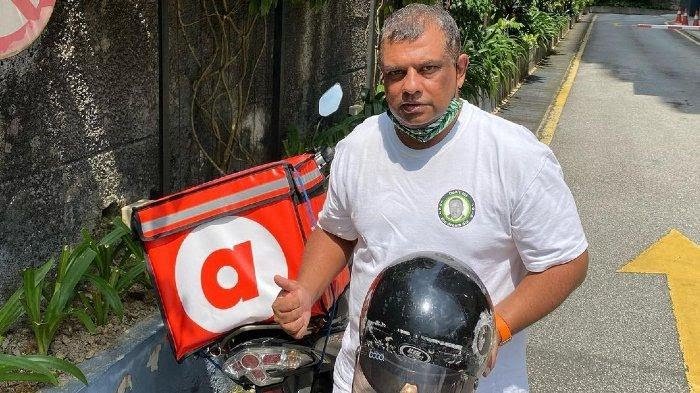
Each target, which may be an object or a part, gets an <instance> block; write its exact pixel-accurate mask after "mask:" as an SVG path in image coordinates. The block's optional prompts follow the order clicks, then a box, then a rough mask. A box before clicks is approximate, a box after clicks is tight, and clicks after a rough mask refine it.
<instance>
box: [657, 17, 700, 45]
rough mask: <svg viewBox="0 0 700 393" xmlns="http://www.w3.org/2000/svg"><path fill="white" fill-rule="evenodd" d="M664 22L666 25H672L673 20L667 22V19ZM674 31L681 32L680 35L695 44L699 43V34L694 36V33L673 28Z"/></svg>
mask: <svg viewBox="0 0 700 393" xmlns="http://www.w3.org/2000/svg"><path fill="white" fill-rule="evenodd" d="M665 23H666V24H667V25H672V24H673V22H669V21H666V22H665ZM675 31H676V32H677V33H678V34H682V35H684V36H686V37H688V39H690V40H693V41H695V43H696V44H700V36H696V35H694V34H691V33H689V32H687V31H685V30H675Z"/></svg>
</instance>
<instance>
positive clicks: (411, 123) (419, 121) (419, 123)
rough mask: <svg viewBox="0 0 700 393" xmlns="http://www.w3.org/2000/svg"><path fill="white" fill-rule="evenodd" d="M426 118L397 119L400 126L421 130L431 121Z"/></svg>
mask: <svg viewBox="0 0 700 393" xmlns="http://www.w3.org/2000/svg"><path fill="white" fill-rule="evenodd" d="M426 119H427V116H405V115H404V116H401V117H400V118H399V121H401V124H403V125H404V126H406V127H408V128H423V127H426V126H428V125H430V123H432V122H433V121H432V120H431V119H427V120H426Z"/></svg>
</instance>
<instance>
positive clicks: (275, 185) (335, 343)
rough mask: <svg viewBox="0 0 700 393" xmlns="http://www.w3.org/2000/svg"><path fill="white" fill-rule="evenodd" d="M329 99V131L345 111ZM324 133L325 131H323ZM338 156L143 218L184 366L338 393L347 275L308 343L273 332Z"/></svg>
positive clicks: (176, 199) (270, 385)
mask: <svg viewBox="0 0 700 393" xmlns="http://www.w3.org/2000/svg"><path fill="white" fill-rule="evenodd" d="M342 94H343V93H342V89H341V88H340V85H338V84H335V85H334V86H333V87H331V88H330V89H329V90H328V91H326V92H325V93H324V94H323V95H322V96H321V98H320V99H319V115H320V116H321V120H320V121H319V124H320V122H321V121H322V120H323V118H325V117H327V116H330V115H331V114H332V113H334V112H335V111H336V110H337V109H338V107H339V105H340V100H341V99H342ZM318 128H319V127H318V125H317V127H316V130H318ZM332 158H333V149H332V148H325V149H319V150H318V151H316V152H315V153H306V154H301V155H298V156H295V157H291V158H288V159H285V160H282V161H279V162H275V163H269V164H265V165H261V166H259V167H255V168H251V169H249V170H246V171H242V172H239V173H235V174H231V175H227V176H224V177H223V178H221V179H217V180H214V181H211V182H208V183H205V184H203V185H200V186H197V187H194V188H192V189H189V190H185V191H183V192H179V193H176V194H173V195H170V196H166V197H164V198H161V199H158V200H155V201H151V202H148V203H146V204H144V205H142V206H138V207H135V208H134V211H133V213H132V220H131V221H132V228H133V229H134V231H135V232H136V233H137V234H138V236H139V238H140V239H141V241H142V243H143V245H144V248H145V250H146V254H147V259H148V263H147V267H148V270H149V273H150V276H151V278H152V280H153V282H154V286H155V287H156V291H157V293H158V298H159V300H160V308H161V313H162V315H163V319H164V321H165V325H166V328H167V329H166V330H167V331H168V337H169V339H170V341H171V344H172V347H173V350H174V353H175V357H176V359H177V360H178V361H182V359H184V358H185V357H187V356H190V355H193V354H196V355H198V356H201V357H204V358H206V359H208V361H210V362H211V363H212V364H213V365H214V366H215V367H216V368H217V369H219V370H220V371H222V372H223V373H224V374H225V375H227V376H228V377H229V378H231V379H232V380H233V381H234V382H235V383H237V384H239V385H241V386H243V387H244V388H247V389H250V388H254V389H255V391H256V392H274V393H278V392H279V393H297V392H304V393H308V392H311V393H313V392H327V391H330V390H331V389H332V374H333V365H334V362H335V358H336V356H337V354H338V351H339V350H340V344H341V340H342V335H343V332H344V330H345V327H346V326H347V302H346V301H345V298H344V292H345V288H346V287H347V284H348V281H349V271H348V270H347V269H345V270H344V271H343V272H341V274H340V275H339V276H338V277H336V279H335V280H334V281H333V282H332V284H331V286H330V287H329V288H328V290H327V291H326V292H325V294H324V296H322V298H321V299H319V301H318V302H317V303H316V304H315V305H314V307H313V309H312V318H311V321H310V323H309V328H308V334H307V335H306V336H304V337H303V338H301V339H299V340H295V339H293V338H292V337H291V336H289V335H287V334H286V333H285V332H284V331H283V330H282V329H281V327H280V326H279V325H277V324H275V323H274V322H273V321H272V315H271V314H272V311H271V304H272V301H274V298H275V297H276V295H277V293H278V292H279V288H278V287H276V285H275V284H274V282H273V280H272V278H273V277H274V275H275V274H280V275H283V276H288V277H290V278H296V277H295V274H296V273H297V272H298V269H299V265H300V263H301V251H302V250H303V244H304V242H305V241H306V239H307V237H308V235H309V234H310V233H311V230H312V229H313V227H314V226H315V217H316V216H317V214H318V212H319V211H320V208H321V206H322V204H323V200H324V198H325V183H326V181H325V180H326V176H327V173H328V166H329V163H330V161H331V160H332Z"/></svg>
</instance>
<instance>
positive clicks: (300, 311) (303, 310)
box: [272, 275, 313, 339]
mask: <svg viewBox="0 0 700 393" xmlns="http://www.w3.org/2000/svg"><path fill="white" fill-rule="evenodd" d="M275 284H277V285H278V286H279V287H280V288H282V290H281V291H280V293H279V295H277V299H275V302H274V303H272V311H273V312H274V314H275V322H277V323H279V324H280V326H282V329H284V331H285V332H287V333H288V334H289V335H290V336H292V337H294V338H295V339H300V338H302V337H304V335H305V334H306V328H307V327H308V325H309V319H311V306H312V305H313V300H312V298H311V294H310V293H309V292H308V291H307V290H306V289H305V288H304V287H303V286H301V285H300V284H299V283H298V282H297V281H294V280H290V279H288V278H284V277H282V276H280V275H276V276H275Z"/></svg>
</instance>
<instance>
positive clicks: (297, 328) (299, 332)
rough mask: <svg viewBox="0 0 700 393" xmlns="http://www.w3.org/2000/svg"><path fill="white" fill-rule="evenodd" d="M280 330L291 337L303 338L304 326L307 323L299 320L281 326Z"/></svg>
mask: <svg viewBox="0 0 700 393" xmlns="http://www.w3.org/2000/svg"><path fill="white" fill-rule="evenodd" d="M281 326H282V329H284V331H286V332H287V333H289V335H291V336H292V337H294V338H296V339H299V338H302V337H303V336H304V333H306V326H307V322H306V320H305V319H304V318H299V319H297V320H295V321H292V322H289V323H285V324H282V325H281Z"/></svg>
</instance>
